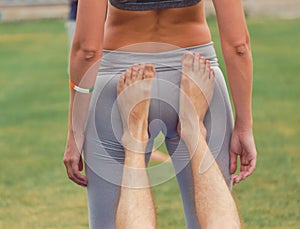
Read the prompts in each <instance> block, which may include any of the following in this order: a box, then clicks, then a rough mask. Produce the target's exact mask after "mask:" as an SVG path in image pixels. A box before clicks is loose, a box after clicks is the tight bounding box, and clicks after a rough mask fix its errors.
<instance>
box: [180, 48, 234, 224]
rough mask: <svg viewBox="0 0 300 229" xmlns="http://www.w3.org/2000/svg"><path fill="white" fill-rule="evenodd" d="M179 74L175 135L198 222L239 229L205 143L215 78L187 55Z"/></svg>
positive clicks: (197, 59) (199, 59)
mask: <svg viewBox="0 0 300 229" xmlns="http://www.w3.org/2000/svg"><path fill="white" fill-rule="evenodd" d="M182 70H183V74H182V80H181V90H182V91H181V94H180V113H179V117H180V124H179V128H178V129H179V130H178V131H179V132H180V135H181V137H182V138H183V140H184V141H185V143H186V145H187V148H188V150H189V152H190V156H191V167H192V176H193V181H194V198H195V207H196V212H197V217H198V220H199V222H200V225H201V227H202V228H209V229H212V228H216V229H217V228H230V229H232V228H240V221H239V216H238V212H237V208H236V205H235V202H234V200H233V198H232V196H231V194H230V191H229V189H228V187H227V185H226V182H225V180H224V178H223V176H222V173H221V172H220V170H219V167H218V165H217V163H216V162H215V159H214V157H213V156H212V154H211V151H210V150H209V148H208V146H207V143H206V140H205V138H206V129H205V127H204V125H203V120H204V116H205V114H206V112H207V109H208V105H209V103H210V101H211V98H212V94H213V89H214V74H213V72H212V70H211V69H210V65H209V62H207V61H206V60H205V59H204V58H202V57H200V56H199V55H193V54H190V53H186V54H185V55H184V56H183V60H182Z"/></svg>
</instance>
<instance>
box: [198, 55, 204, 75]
mask: <svg viewBox="0 0 300 229" xmlns="http://www.w3.org/2000/svg"><path fill="white" fill-rule="evenodd" d="M199 69H200V74H204V72H205V58H204V57H203V56H201V57H200V60H199Z"/></svg>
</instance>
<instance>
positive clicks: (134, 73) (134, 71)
mask: <svg viewBox="0 0 300 229" xmlns="http://www.w3.org/2000/svg"><path fill="white" fill-rule="evenodd" d="M138 69H139V68H138V65H133V67H132V80H133V81H135V80H136V79H137V77H138Z"/></svg>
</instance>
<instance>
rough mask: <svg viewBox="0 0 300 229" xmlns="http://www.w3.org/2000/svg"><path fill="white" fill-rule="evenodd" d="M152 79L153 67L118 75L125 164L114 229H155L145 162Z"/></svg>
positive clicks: (152, 204)
mask: <svg viewBox="0 0 300 229" xmlns="http://www.w3.org/2000/svg"><path fill="white" fill-rule="evenodd" d="M154 75H155V69H154V67H153V66H152V65H134V66H133V67H131V68H129V69H128V70H127V71H126V73H124V74H122V75H121V77H120V80H119V84H118V89H117V94H118V98H117V100H118V106H119V111H120V114H121V118H122V122H123V137H122V145H123V147H124V150H125V161H124V169H123V177H122V187H121V193H120V199H119V204H118V208H117V213H116V228H117V229H118V228H122V229H135V228H137V229H146V228H149V229H150V228H151V229H153V228H155V227H156V216H155V207H154V203H153V199H152V194H151V190H150V184H149V179H148V174H147V170H146V162H145V150H146V144H147V141H148V113H149V104H150V96H151V89H152V79H153V77H154Z"/></svg>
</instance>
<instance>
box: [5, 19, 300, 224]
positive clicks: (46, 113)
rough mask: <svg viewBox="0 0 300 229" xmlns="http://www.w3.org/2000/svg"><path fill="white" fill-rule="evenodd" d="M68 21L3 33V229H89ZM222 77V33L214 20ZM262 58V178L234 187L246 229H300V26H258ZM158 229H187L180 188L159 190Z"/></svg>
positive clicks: (257, 93)
mask: <svg viewBox="0 0 300 229" xmlns="http://www.w3.org/2000/svg"><path fill="white" fill-rule="evenodd" d="M64 23H65V21H64V20H42V21H29V22H11V23H2V24H1V25H0V85H1V90H0V104H1V108H0V155H1V159H0V171H1V173H0V197H1V199H0V228H4V229H6V228H10V229H22V228H26V229H27V228H28V229H37V228H72V229H77V228H78V229H79V228H88V221H87V203H86V195H85V189H84V188H81V187H79V186H76V185H75V184H73V183H71V182H70V181H69V180H68V179H67V177H66V174H65V169H64V166H63V163H62V158H63V152H64V145H65V139H66V134H67V112H68V91H69V90H68V76H67V73H66V69H67V55H68V44H67V33H66V31H65V27H64ZM209 24H210V27H211V30H212V34H213V38H214V41H215V45H216V50H217V52H218V54H219V61H220V64H221V67H222V68H223V69H224V61H223V59H222V56H221V51H220V45H219V40H218V33H217V26H216V21H215V18H214V17H210V18H209ZM248 26H249V30H250V33H251V38H252V51H253V57H254V88H253V115H254V132H255V139H256V143H257V148H258V152H259V156H258V165H257V169H256V172H255V174H254V175H253V176H252V177H250V178H248V179H247V180H246V181H244V182H242V183H241V184H239V185H238V186H236V187H234V191H233V192H234V195H235V198H236V200H237V202H238V205H239V211H240V214H241V217H242V219H243V222H244V228H246V229H255V228H269V229H276V228H295V229H296V228H299V223H300V222H299V219H300V209H299V206H300V197H299V196H300V195H299V193H300V174H299V172H300V169H299V164H300V140H299V139H300V138H299V137H300V115H299V114H300V106H299V105H300V102H299V100H300V77H299V70H300V62H299V59H300V29H299V28H300V19H289V20H282V19H276V18H274V19H265V18H264V19H259V18H256V19H254V18H250V19H248ZM153 192H154V195H155V201H156V207H157V213H158V228H163V229H165V228H172V229H173V228H174V229H182V228H185V223H184V216H183V210H182V205H181V201H180V194H179V190H178V187H177V183H176V180H174V179H172V180H171V181H169V182H167V183H164V184H162V185H159V186H156V187H155V188H154V189H153Z"/></svg>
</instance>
